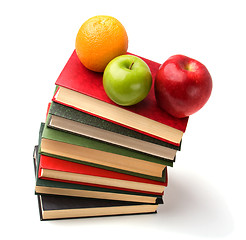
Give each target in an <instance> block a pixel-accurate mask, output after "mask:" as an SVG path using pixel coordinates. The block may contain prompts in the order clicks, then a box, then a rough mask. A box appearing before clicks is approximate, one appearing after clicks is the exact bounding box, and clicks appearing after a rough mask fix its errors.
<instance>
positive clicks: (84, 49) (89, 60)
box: [75, 15, 128, 72]
mask: <svg viewBox="0 0 246 240" xmlns="http://www.w3.org/2000/svg"><path fill="white" fill-rule="evenodd" d="M127 48H128V36H127V33H126V30H125V28H124V26H123V25H122V24H121V23H120V22H119V21H118V20H117V19H116V18H114V17H111V16H104V15H99V16H95V17H92V18H90V19H88V20H87V21H85V22H84V23H83V24H82V26H81V27H80V29H79V31H78V34H77V37H76V42H75V50H76V53H77V55H78V58H79V59H80V61H81V62H82V64H83V65H84V66H85V67H87V68H88V69H90V70H92V71H95V72H103V71H104V69H105V67H106V66H107V64H108V63H109V62H110V61H111V60H112V59H113V58H115V57H117V56H119V55H123V54H125V53H126V51H127Z"/></svg>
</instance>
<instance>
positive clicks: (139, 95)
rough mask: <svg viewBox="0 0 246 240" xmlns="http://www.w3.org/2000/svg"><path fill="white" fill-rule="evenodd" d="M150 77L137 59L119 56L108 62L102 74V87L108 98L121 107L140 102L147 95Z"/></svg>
mask: <svg viewBox="0 0 246 240" xmlns="http://www.w3.org/2000/svg"><path fill="white" fill-rule="evenodd" d="M151 85H152V75H151V72H150V69H149V67H148V65H147V64H146V63H145V62H144V61H143V60H142V59H140V58H139V57H136V56H133V55H121V56H118V57H116V58H114V59H113V60H111V62H109V64H108V65H107V66H106V68H105V70H104V73H103V87H104V90H105V92H106V94H107V95H108V97H109V98H110V99H111V100H112V101H114V102H115V103H117V104H118V105H121V106H130V105H134V104H136V103H138V102H140V101H142V100H143V99H144V98H145V97H146V96H147V95H148V93H149V91H150V88H151Z"/></svg>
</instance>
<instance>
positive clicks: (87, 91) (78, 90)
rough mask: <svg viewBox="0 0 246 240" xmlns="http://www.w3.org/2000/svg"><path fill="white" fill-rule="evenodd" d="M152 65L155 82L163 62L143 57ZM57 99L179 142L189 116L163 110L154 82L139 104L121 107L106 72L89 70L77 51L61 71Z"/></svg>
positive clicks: (157, 136)
mask: <svg viewBox="0 0 246 240" xmlns="http://www.w3.org/2000/svg"><path fill="white" fill-rule="evenodd" d="M142 59H143V60H144V61H145V62H146V63H147V65H148V66H149V68H150V70H151V73H152V78H153V85H154V79H155V75H156V72H157V71H158V69H159V67H160V64H158V63H156V62H153V61H151V60H148V59H145V58H142ZM56 85H57V86H59V87H58V89H57V91H56V93H55V95H54V97H53V101H55V102H58V103H61V104H63V105H67V106H70V107H73V108H75V109H78V110H80V111H83V112H86V113H88V114H91V115H94V116H97V117H100V118H102V119H106V120H108V121H111V122H114V123H115V124H119V125H122V126H124V127H128V128H130V129H134V130H135V131H139V132H141V133H143V134H146V135H149V136H151V137H154V138H158V139H161V140H162V141H166V142H169V143H172V144H174V145H177V146H179V145H180V142H181V139H182V136H183V133H184V132H185V129H186V126H187V122H188V117H187V118H182V119H178V118H175V117H172V116H171V115H169V114H168V113H166V112H165V111H163V110H161V109H160V108H159V107H158V105H157V103H156V100H155V94H154V89H153V85H152V88H151V90H150V93H149V94H148V96H147V97H146V98H145V99H144V100H143V101H141V102H140V103H138V104H135V105H133V106H129V107H121V106H118V105H116V104H115V103H114V102H112V101H111V100H110V99H109V98H108V96H107V95H106V93H105V91H104V88H103V84H102V74H101V73H96V72H93V71H90V70H88V69H87V68H86V67H84V66H83V65H82V63H81V62H80V60H79V59H78V57H77V55H76V52H75V51H74V52H73V54H72V55H71V57H70V59H69V60H68V62H67V64H66V65H65V67H64V69H63V70H62V72H61V74H60V75H59V77H58V79H57V81H56Z"/></svg>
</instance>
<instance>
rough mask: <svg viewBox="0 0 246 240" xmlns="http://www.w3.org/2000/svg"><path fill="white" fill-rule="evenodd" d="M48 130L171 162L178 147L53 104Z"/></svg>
mask: <svg viewBox="0 0 246 240" xmlns="http://www.w3.org/2000/svg"><path fill="white" fill-rule="evenodd" d="M50 114H51V116H50V121H49V122H48V127H51V128H54V129H57V130H61V131H67V132H69V133H74V134H78V135H84V136H87V137H91V138H95V139H98V140H101V141H105V142H108V143H111V144H115V145H119V146H122V147H126V148H130V149H133V150H136V151H140V152H144V153H147V154H150V155H154V156H159V157H162V158H166V159H170V160H174V159H175V156H176V152H177V150H180V147H177V146H175V145H172V144H168V143H166V142H164V141H161V140H159V139H156V138H152V137H150V136H148V135H145V134H142V133H139V132H137V131H134V130H132V129H129V128H125V127H122V126H120V125H118V124H114V123H112V122H110V121H106V120H103V119H101V118H98V117H95V116H92V115H90V114H87V113H85V112H82V111H78V110H76V109H73V108H71V107H67V106H65V105H62V104H58V103H55V102H52V104H51V108H50Z"/></svg>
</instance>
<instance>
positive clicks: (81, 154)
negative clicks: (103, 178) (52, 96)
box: [40, 115, 173, 181]
mask: <svg viewBox="0 0 246 240" xmlns="http://www.w3.org/2000/svg"><path fill="white" fill-rule="evenodd" d="M48 121H49V115H48V118H47V121H46V123H45V126H44V131H43V134H42V139H41V144H40V153H41V154H42V155H46V156H51V157H56V158H59V159H63V160H68V161H74V162H77V163H83V164H86V165H91V166H94V167H99V168H104V169H107V170H111V171H116V172H122V173H125V174H129V175H134V176H138V177H144V178H150V179H152V180H156V181H164V180H163V179H165V174H166V166H167V164H168V165H169V166H172V165H173V161H168V160H166V159H163V158H159V157H156V156H151V155H147V154H144V153H139V152H136V151H134V150H129V149H124V148H122V147H119V146H115V145H112V144H108V143H104V142H101V141H98V140H95V139H91V138H87V137H84V136H77V135H74V134H69V133H66V132H62V131H58V130H55V129H51V128H48V127H47V123H48Z"/></svg>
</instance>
